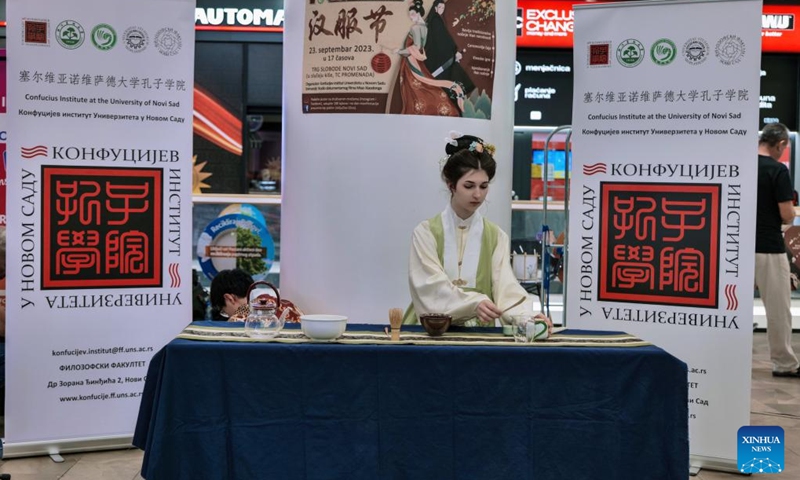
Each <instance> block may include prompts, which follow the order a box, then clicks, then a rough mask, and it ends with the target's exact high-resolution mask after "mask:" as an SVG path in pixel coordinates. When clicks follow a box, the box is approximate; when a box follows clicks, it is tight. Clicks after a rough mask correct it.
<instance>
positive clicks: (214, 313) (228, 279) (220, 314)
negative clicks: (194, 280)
mask: <svg viewBox="0 0 800 480" xmlns="http://www.w3.org/2000/svg"><path fill="white" fill-rule="evenodd" d="M252 284H253V277H251V276H250V274H249V273H247V272H245V271H243V270H239V269H238V268H234V269H231V270H222V271H220V272H219V273H217V275H216V276H215V277H214V279H213V280H211V293H210V295H209V301H210V302H211V319H212V320H228V319H230V318H231V317H235V316H237V315H242V314H244V315H245V316H246V315H247V310H248V305H247V291H248V290H249V289H250V285H252Z"/></svg>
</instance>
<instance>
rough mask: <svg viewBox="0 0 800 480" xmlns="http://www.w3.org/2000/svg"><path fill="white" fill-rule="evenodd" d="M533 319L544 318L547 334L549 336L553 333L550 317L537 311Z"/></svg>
mask: <svg viewBox="0 0 800 480" xmlns="http://www.w3.org/2000/svg"><path fill="white" fill-rule="evenodd" d="M533 319H534V320H544V321H545V323H547V336H548V337H549V336H550V335H551V334H552V333H553V321H552V320H550V317H548V316H547V315H545V314H544V313H537V314H536V316H535V317H533Z"/></svg>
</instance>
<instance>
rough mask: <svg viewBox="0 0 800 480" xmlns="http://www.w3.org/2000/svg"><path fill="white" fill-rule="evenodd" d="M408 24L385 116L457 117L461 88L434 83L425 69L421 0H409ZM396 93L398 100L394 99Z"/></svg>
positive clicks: (425, 33)
mask: <svg viewBox="0 0 800 480" xmlns="http://www.w3.org/2000/svg"><path fill="white" fill-rule="evenodd" d="M408 16H409V18H410V19H411V22H412V25H411V28H410V29H409V31H408V35H407V36H406V41H405V45H404V48H402V49H397V50H395V52H394V53H397V54H399V55H400V56H401V57H402V58H401V60H400V67H399V70H398V74H397V82H396V84H395V87H394V91H393V93H392V97H391V98H390V99H389V102H388V110H389V113H402V114H405V115H438V116H450V117H459V116H461V114H462V112H463V111H464V89H463V88H462V87H461V85H459V84H458V83H456V82H453V81H450V80H436V79H435V78H433V76H432V75H431V73H430V72H429V71H428V67H426V66H425V59H426V58H427V57H426V56H425V45H426V43H427V41H428V26H427V24H426V23H425V19H424V16H425V7H423V6H422V0H412V1H411V5H410V6H409V7H408ZM398 93H399V97H400V98H399V100H400V102H398V101H397V100H398V99H397V96H398Z"/></svg>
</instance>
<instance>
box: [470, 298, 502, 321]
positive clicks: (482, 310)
mask: <svg viewBox="0 0 800 480" xmlns="http://www.w3.org/2000/svg"><path fill="white" fill-rule="evenodd" d="M475 314H476V315H477V316H478V319H480V321H481V322H483V323H490V324H492V325H494V321H495V319H498V318H500V316H501V315H502V314H503V312H502V311H501V310H500V309H499V308H497V305H495V304H494V303H492V301H491V300H488V299H487V300H484V301H482V302H481V303H479V304H478V308H477V309H476V311H475Z"/></svg>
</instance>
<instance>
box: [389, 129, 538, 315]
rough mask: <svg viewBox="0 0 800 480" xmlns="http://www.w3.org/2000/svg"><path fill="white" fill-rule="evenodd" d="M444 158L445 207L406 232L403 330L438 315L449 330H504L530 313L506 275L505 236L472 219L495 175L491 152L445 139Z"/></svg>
mask: <svg viewBox="0 0 800 480" xmlns="http://www.w3.org/2000/svg"><path fill="white" fill-rule="evenodd" d="M445 152H446V153H447V155H448V156H447V160H446V161H445V163H444V166H443V168H442V180H444V182H445V184H446V185H447V187H448V189H449V190H450V202H449V203H448V204H447V206H446V207H445V209H444V211H443V212H442V213H440V214H438V215H436V216H435V217H433V218H431V219H430V220H425V221H423V222H422V223H420V224H419V225H417V227H416V228H415V229H414V233H413V235H412V240H411V253H410V255H409V265H408V266H409V268H408V284H409V288H410V291H411V300H412V305H411V307H409V309H408V311H407V312H406V315H405V317H404V319H403V323H418V321H419V319H418V315H421V314H426V313H438V314H446V315H450V316H451V317H452V318H453V324H454V325H464V326H495V322H496V320H498V319H499V320H500V321H501V322H502V323H504V324H510V323H511V316H512V315H524V314H526V313H530V312H532V311H533V305H532V302H531V301H530V300H529V297H528V293H527V292H526V291H525V289H523V288H522V286H521V285H520V284H519V282H517V279H516V277H515V276H514V271H513V270H512V268H511V260H510V257H511V252H510V242H509V239H508V235H507V234H506V233H505V232H504V231H503V230H502V229H500V227H498V226H497V225H495V224H494V223H492V222H490V221H489V220H487V219H485V218H483V216H482V215H481V213H480V212H479V211H478V209H479V207H480V206H481V205H483V202H484V200H485V199H486V194H487V193H488V192H489V182H491V180H492V178H494V175H495V171H496V169H497V163H496V162H495V160H494V157H493V156H492V155H493V153H494V146H492V145H490V144H487V143H484V141H483V140H481V139H480V138H478V137H474V136H471V135H461V134H459V133H457V132H451V134H450V138H449V139H448V143H447V145H446V147H445ZM523 298H524V299H525V301H524V302H523V303H522V304H520V305H518V306H516V307H513V308H510V309H509V310H508V311H506V312H503V309H506V308H508V307H510V306H512V305H514V304H516V303H517V302H518V301H519V300H520V299H523ZM546 320H547V322H548V325H550V327H551V328H552V323H551V322H550V320H549V319H546Z"/></svg>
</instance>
